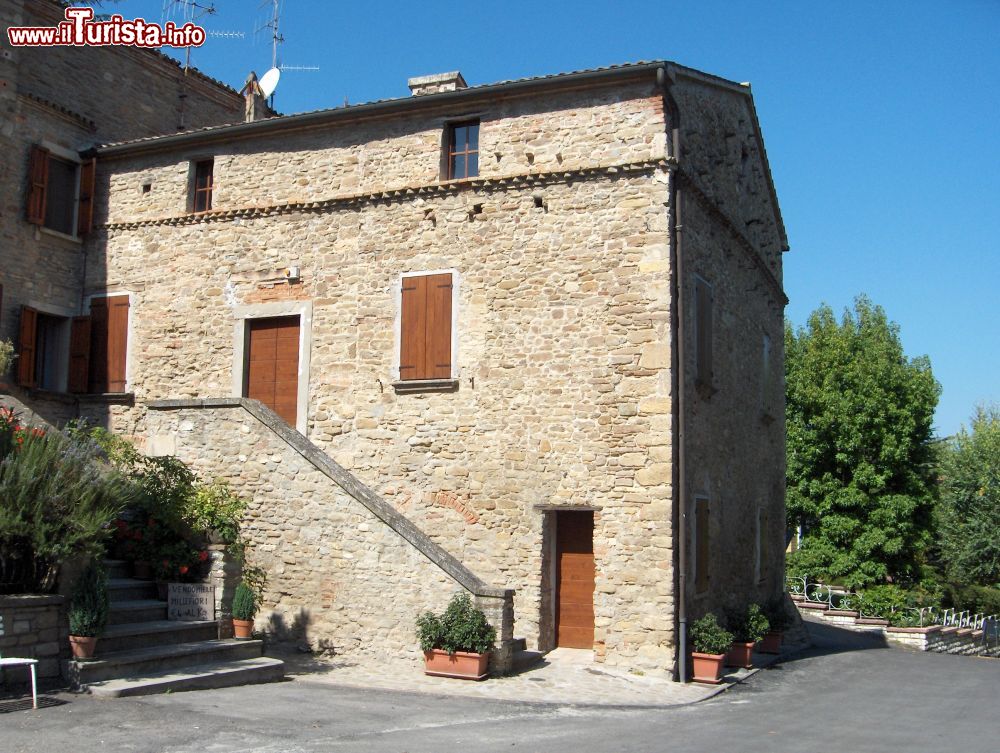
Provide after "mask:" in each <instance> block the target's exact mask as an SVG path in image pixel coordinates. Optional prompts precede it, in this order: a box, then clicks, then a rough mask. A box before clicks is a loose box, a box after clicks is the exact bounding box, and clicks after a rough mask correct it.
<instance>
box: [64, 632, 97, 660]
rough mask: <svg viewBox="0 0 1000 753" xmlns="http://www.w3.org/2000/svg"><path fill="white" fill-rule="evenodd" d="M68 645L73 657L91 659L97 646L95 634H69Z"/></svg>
mask: <svg viewBox="0 0 1000 753" xmlns="http://www.w3.org/2000/svg"><path fill="white" fill-rule="evenodd" d="M69 647H70V648H71V649H72V650H73V658H74V659H93V658H94V649H96V648H97V637H96V636H89V635H88V636H84V635H71V636H70V637H69Z"/></svg>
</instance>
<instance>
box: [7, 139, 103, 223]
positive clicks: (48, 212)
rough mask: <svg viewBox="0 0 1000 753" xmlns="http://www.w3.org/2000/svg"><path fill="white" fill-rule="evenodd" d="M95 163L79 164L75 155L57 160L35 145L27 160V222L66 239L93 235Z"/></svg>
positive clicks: (64, 154)
mask: <svg viewBox="0 0 1000 753" xmlns="http://www.w3.org/2000/svg"><path fill="white" fill-rule="evenodd" d="M96 175H97V163H96V160H94V159H90V160H88V161H87V162H85V163H83V164H82V165H81V164H80V161H79V160H78V159H77V158H76V157H75V156H74V155H73V153H72V152H65V153H63V152H62V151H61V150H60V155H59V156H57V155H56V154H54V153H53V152H52V150H50V149H47V148H45V147H43V146H39V145H38V144H35V145H34V146H32V147H31V153H30V157H29V160H28V191H27V195H26V198H25V214H26V217H27V220H28V222H30V223H32V224H33V225H39V226H41V227H46V228H48V229H49V230H55V231H56V232H59V233H63V234H64V235H70V236H78V235H86V234H87V233H89V232H90V229H91V225H92V223H93V212H94V185H95V179H96Z"/></svg>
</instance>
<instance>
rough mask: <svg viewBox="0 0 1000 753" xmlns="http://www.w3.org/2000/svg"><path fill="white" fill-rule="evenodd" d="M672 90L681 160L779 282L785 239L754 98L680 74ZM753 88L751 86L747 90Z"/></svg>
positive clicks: (695, 180)
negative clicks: (777, 217) (778, 221)
mask: <svg viewBox="0 0 1000 753" xmlns="http://www.w3.org/2000/svg"><path fill="white" fill-rule="evenodd" d="M671 92H672V94H673V96H674V98H675V99H676V101H677V104H678V106H679V108H680V111H681V162H682V163H683V165H684V169H685V171H686V172H687V174H688V175H690V176H691V178H692V179H693V180H694V182H695V183H696V184H697V185H698V187H699V188H700V189H701V190H702V191H704V192H705V194H706V195H707V196H708V198H709V199H710V200H711V201H712V203H713V204H714V205H715V206H716V207H717V208H718V209H719V210H720V211H721V212H722V213H724V214H725V215H726V216H727V217H729V218H730V219H731V220H733V221H734V222H735V223H736V224H737V226H738V227H739V229H740V231H741V232H742V233H743V234H744V235H745V236H746V237H747V239H748V240H749V241H750V243H751V244H752V245H753V246H754V248H756V249H757V250H758V252H759V253H760V255H761V258H762V259H763V260H764V262H765V263H766V264H767V266H768V268H769V269H770V270H771V273H772V274H773V275H775V276H776V277H777V279H778V281H779V282H781V254H782V247H781V246H782V240H781V235H780V232H779V229H778V225H777V224H776V222H775V211H776V208H775V207H774V205H773V203H772V200H771V192H770V188H769V184H768V180H769V177H768V168H767V163H766V155H765V153H764V145H763V143H762V142H761V141H760V139H759V138H758V132H757V129H756V125H757V123H756V115H755V113H754V112H753V110H752V106H751V103H750V101H749V100H748V99H747V97H746V96H744V95H743V94H740V93H738V92H734V91H729V90H727V89H725V88H720V87H708V86H705V85H704V84H702V83H700V82H698V81H696V80H692V79H690V78H686V77H684V76H680V77H679V78H678V80H677V83H676V84H674V85H673V86H672V87H671ZM748 93H749V91H748Z"/></svg>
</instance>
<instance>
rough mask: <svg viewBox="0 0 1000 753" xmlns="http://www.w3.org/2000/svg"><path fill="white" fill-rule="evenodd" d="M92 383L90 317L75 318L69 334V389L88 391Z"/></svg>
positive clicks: (77, 391)
mask: <svg viewBox="0 0 1000 753" xmlns="http://www.w3.org/2000/svg"><path fill="white" fill-rule="evenodd" d="M89 385H90V317H89V316H77V317H74V318H73V322H72V325H71V326H70V335H69V380H68V387H69V391H70V392H73V393H81V392H86V391H87V388H88V387H89Z"/></svg>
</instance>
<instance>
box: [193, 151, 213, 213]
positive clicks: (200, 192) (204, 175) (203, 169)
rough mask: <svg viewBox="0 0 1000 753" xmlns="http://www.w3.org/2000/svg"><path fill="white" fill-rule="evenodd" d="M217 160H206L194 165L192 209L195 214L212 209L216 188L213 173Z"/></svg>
mask: <svg viewBox="0 0 1000 753" xmlns="http://www.w3.org/2000/svg"><path fill="white" fill-rule="evenodd" d="M214 169H215V160H210V159H204V160H199V161H198V162H195V163H194V191H193V194H192V196H193V201H192V205H191V208H192V210H193V211H195V212H207V211H208V210H210V209H211V208H212V189H213V188H214V186H215V182H214V179H213V175H212V174H213V171H214Z"/></svg>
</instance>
